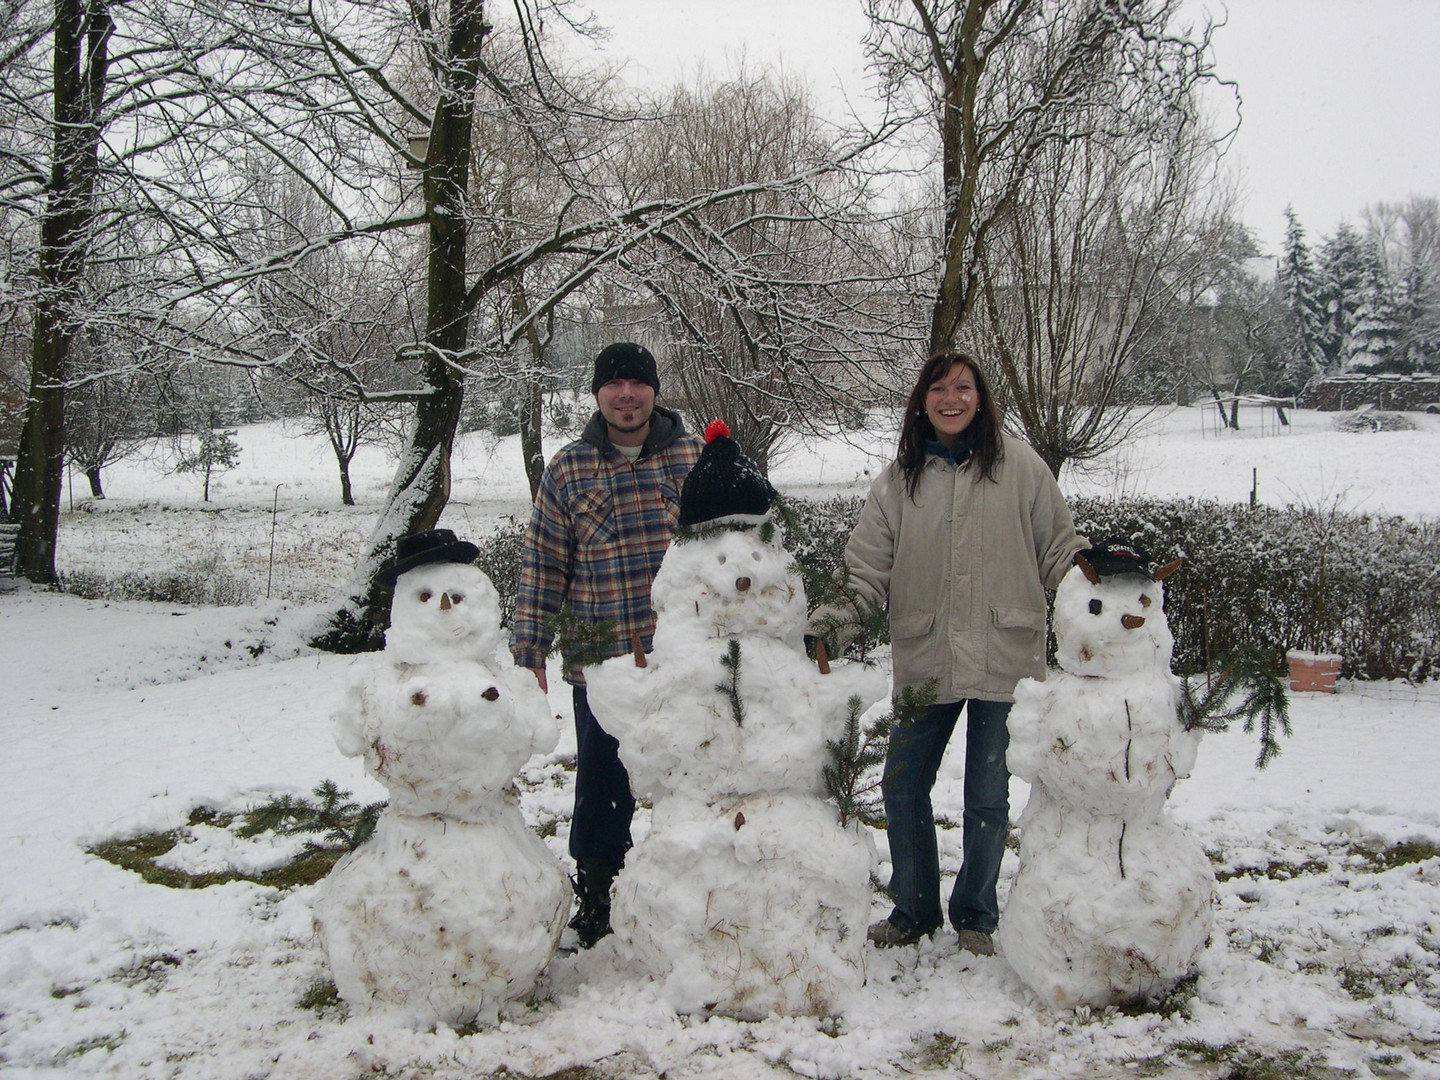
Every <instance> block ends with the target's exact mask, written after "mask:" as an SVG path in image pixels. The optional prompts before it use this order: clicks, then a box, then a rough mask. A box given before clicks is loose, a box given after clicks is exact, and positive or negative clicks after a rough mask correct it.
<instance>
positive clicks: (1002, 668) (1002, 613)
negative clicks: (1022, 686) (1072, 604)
mask: <svg viewBox="0 0 1440 1080" xmlns="http://www.w3.org/2000/svg"><path fill="white" fill-rule="evenodd" d="M985 670H986V671H987V672H989V673H990V674H991V675H1004V676H1006V677H1007V678H1013V679H1015V680H1016V681H1019V680H1020V679H1022V678H1025V677H1027V676H1029V677H1030V678H1038V677H1039V676H1040V675H1041V674H1043V672H1044V670H1045V612H1044V611H1043V610H1039V609H1036V608H1025V607H1012V606H1008V605H997V606H995V607H992V608H991V609H990V634H989V641H988V643H987V646H986V657H985Z"/></svg>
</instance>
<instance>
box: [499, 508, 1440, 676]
mask: <svg viewBox="0 0 1440 1080" xmlns="http://www.w3.org/2000/svg"><path fill="white" fill-rule="evenodd" d="M786 502H787V506H788V507H789V508H790V510H791V511H793V518H794V520H795V522H796V523H797V524H798V528H795V529H787V530H786V535H785V542H786V546H787V547H789V548H790V550H791V551H792V552H793V553H794V555H795V557H796V561H797V562H799V563H800V565H801V566H802V568H803V570H804V572H805V587H806V590H807V592H808V594H809V599H810V606H811V607H812V608H814V607H817V606H819V605H820V604H822V603H832V602H834V601H835V600H838V599H839V594H838V591H837V590H838V588H839V583H840V582H841V581H842V580H843V577H844V565H845V558H844V551H845V541H846V540H847V539H849V536H850V530H851V529H852V528H853V527H854V524H855V521H856V519H857V518H858V517H859V516H860V507H861V506H862V505H863V502H864V500H862V499H859V498H847V497H843V496H842V497H837V498H834V499H829V500H826V501H824V502H813V501H809V500H805V499H788V500H787V501H786ZM1071 507H1072V509H1073V511H1074V513H1075V523H1076V525H1077V527H1078V528H1079V529H1080V531H1081V532H1083V533H1085V534H1087V535H1088V536H1090V537H1091V539H1094V540H1099V539H1101V538H1102V537H1106V536H1112V535H1113V536H1127V537H1130V538H1132V539H1133V540H1135V541H1137V542H1139V543H1140V544H1141V545H1142V546H1144V547H1145V548H1147V549H1148V550H1149V551H1150V553H1151V555H1152V556H1153V557H1154V559H1155V561H1156V563H1157V564H1158V563H1164V562H1168V561H1169V560H1171V559H1173V558H1176V557H1183V558H1184V559H1185V569H1183V570H1181V571H1180V572H1178V573H1175V574H1172V575H1171V576H1170V577H1169V578H1167V579H1166V581H1165V592H1166V605H1165V606H1166V610H1167V612H1168V613H1169V617H1170V627H1171V630H1172V631H1173V632H1174V634H1175V670H1176V671H1177V672H1180V673H1182V674H1193V673H1195V672H1199V671H1203V670H1205V669H1206V667H1207V658H1209V659H1216V658H1220V657H1223V656H1224V655H1225V654H1226V653H1227V652H1228V651H1230V650H1231V649H1232V648H1233V647H1234V646H1236V645H1237V644H1240V643H1249V644H1251V645H1255V646H1258V647H1259V648H1262V649H1265V650H1268V651H1270V652H1272V653H1273V654H1274V656H1275V662H1276V664H1277V666H1278V665H1279V664H1280V663H1281V660H1282V657H1283V655H1284V653H1285V650H1286V649H1291V648H1302V649H1310V650H1313V651H1317V652H1337V653H1340V654H1341V655H1342V656H1344V658H1345V663H1344V668H1343V672H1344V674H1345V675H1346V676H1347V677H1350V678H1363V679H1397V678H1410V679H1417V680H1419V679H1428V678H1431V677H1434V676H1435V675H1437V674H1440V525H1437V524H1434V523H1417V522H1413V521H1409V520H1407V519H1405V518H1399V517H1383V516H1378V515H1372V514H1347V513H1342V512H1340V511H1338V510H1335V509H1333V508H1328V509H1327V508H1313V507H1307V508H1298V509H1297V508H1294V507H1286V508H1273V507H1265V506H1256V507H1252V506H1245V505H1241V504H1235V503H1221V502H1216V501H1213V500H1205V499H1179V500H1171V501H1164V500H1160V499H1122V500H1119V501H1112V500H1101V499H1076V500H1074V501H1073V502H1072V504H1071ZM522 529H523V526H522V525H521V524H520V523H518V522H512V523H510V524H509V525H507V526H506V527H504V528H502V529H501V530H499V531H498V532H497V533H496V534H495V535H494V536H493V537H491V538H490V540H489V541H484V542H482V543H481V557H480V560H479V561H480V564H481V566H482V567H483V568H484V569H485V571H486V572H487V573H488V574H490V576H491V578H492V579H493V580H494V581H495V585H496V588H497V589H498V590H499V591H500V595H501V596H502V597H513V595H514V589H513V582H515V581H516V580H517V576H516V573H515V571H517V570H518V559H519V535H520V532H521V531H522ZM512 564H513V566H512ZM507 568H509V569H507Z"/></svg>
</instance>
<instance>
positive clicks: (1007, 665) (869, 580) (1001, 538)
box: [845, 438, 1089, 702]
mask: <svg viewBox="0 0 1440 1080" xmlns="http://www.w3.org/2000/svg"><path fill="white" fill-rule="evenodd" d="M975 475H976V466H975V464H974V463H973V462H967V463H966V464H965V465H963V466H961V467H960V468H959V469H956V468H955V466H954V465H952V464H951V463H950V462H948V461H945V460H943V459H941V458H939V457H935V456H933V455H932V456H930V457H929V458H927V459H926V462H925V467H924V470H923V471H922V472H921V474H920V483H919V485H918V486H917V487H916V489H915V499H914V500H913V501H912V500H911V499H910V498H909V497H908V496H907V495H906V494H905V478H904V475H903V474H902V473H901V472H900V470H899V468H898V467H897V466H896V465H894V464H892V465H891V466H890V467H889V468H887V469H886V470H885V471H884V472H883V473H881V474H880V476H879V477H878V478H877V479H876V480H875V482H874V483H873V484H872V485H871V486H870V495H869V498H867V499H866V501H865V508H864V510H862V511H861V513H860V520H859V522H857V523H856V526H855V531H854V532H853V533H851V535H850V541H849V543H848V544H846V546H845V561H846V563H847V564H848V565H849V567H850V573H851V575H852V582H853V583H854V584H855V586H856V587H857V588H859V590H860V591H861V593H862V595H864V596H866V597H868V598H869V599H870V600H871V601H873V602H875V603H877V604H887V605H888V607H889V612H890V634H891V638H892V640H893V650H894V661H895V685H896V687H897V688H898V687H900V686H916V687H918V686H921V685H923V684H924V683H925V682H926V681H927V680H928V679H930V678H932V677H934V678H936V679H937V680H938V681H939V686H938V695H937V697H936V699H935V700H936V701H937V702H947V701H959V700H961V699H963V698H972V697H973V698H980V699H982V700H987V701H1013V700H1014V694H1015V684H1016V683H1017V682H1019V681H1020V680H1021V679H1022V678H1025V677H1027V676H1028V677H1031V678H1035V679H1043V678H1044V677H1045V593H1044V590H1045V589H1046V588H1050V589H1053V588H1054V587H1055V586H1056V585H1058V584H1059V583H1060V579H1061V578H1062V577H1064V575H1065V572H1066V571H1067V570H1068V569H1069V568H1070V567H1071V565H1073V562H1074V557H1075V553H1076V552H1077V551H1081V550H1083V549H1084V548H1086V547H1088V546H1089V541H1087V540H1086V539H1085V538H1083V537H1081V536H1079V535H1077V534H1076V532H1075V524H1074V521H1073V519H1072V518H1071V516H1070V509H1069V507H1067V506H1066V505H1065V500H1064V498H1063V497H1062V496H1061V494H1060V488H1059V486H1058V485H1057V484H1056V483H1055V480H1054V478H1053V477H1052V476H1051V475H1050V470H1049V469H1048V468H1046V466H1045V463H1044V462H1043V461H1041V460H1040V457H1039V455H1037V454H1036V453H1035V451H1034V450H1032V449H1031V448H1030V447H1029V446H1028V445H1026V444H1025V443H1023V442H1019V441H1017V440H1014V439H1008V438H1007V439H1005V440H1004V456H1003V457H1002V459H1001V461H1000V462H999V464H998V465H997V466H996V469H995V480H994V481H993V482H992V481H987V480H980V481H978V482H977V481H976V479H975Z"/></svg>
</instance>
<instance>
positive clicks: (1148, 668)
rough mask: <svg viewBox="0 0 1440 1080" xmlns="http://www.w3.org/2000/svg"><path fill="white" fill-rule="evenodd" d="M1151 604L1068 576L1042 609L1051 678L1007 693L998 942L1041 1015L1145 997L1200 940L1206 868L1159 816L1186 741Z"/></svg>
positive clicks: (1158, 603) (1189, 754) (1132, 580)
mask: <svg viewBox="0 0 1440 1080" xmlns="http://www.w3.org/2000/svg"><path fill="white" fill-rule="evenodd" d="M1162 602H1163V591H1162V588H1161V586H1160V585H1159V583H1158V582H1153V581H1149V580H1147V579H1143V578H1139V577H1135V576H1116V577H1112V578H1103V579H1101V581H1100V582H1099V583H1091V582H1090V581H1089V580H1087V579H1086V577H1085V576H1084V575H1083V574H1082V573H1081V571H1080V570H1079V569H1078V568H1077V569H1072V570H1071V571H1070V573H1069V574H1067V575H1066V577H1065V579H1064V581H1063V582H1062V583H1061V585H1060V588H1059V590H1058V591H1057V593H1056V598H1055V633H1056V639H1057V643H1058V649H1057V656H1058V659H1059V661H1060V664H1061V667H1062V669H1063V670H1062V671H1060V672H1058V673H1054V674H1052V675H1051V677H1050V678H1049V679H1047V680H1046V681H1045V682H1043V683H1041V682H1036V681H1034V680H1028V679H1027V680H1023V681H1022V682H1021V683H1020V685H1019V686H1018V687H1017V688H1016V691H1015V705H1014V707H1013V708H1012V710H1011V712H1010V719H1009V727H1010V747H1009V750H1008V752H1007V754H1006V762H1007V764H1008V765H1009V768H1010V771H1011V772H1012V773H1013V774H1015V775H1016V776H1019V777H1020V778H1021V779H1024V780H1027V781H1029V782H1030V785H1031V790H1030V801H1029V802H1028V803H1027V804H1026V807H1025V810H1024V812H1023V813H1022V815H1021V819H1020V826H1021V847H1020V870H1019V872H1018V874H1017V875H1016V878H1015V881H1014V884H1013V885H1012V887H1011V890H1010V895H1009V899H1008V900H1007V903H1006V907H1005V912H1004V915H1003V917H1002V918H1001V921H1000V929H999V932H998V936H999V938H1000V942H1001V946H1002V948H1003V950H1004V954H1005V957H1006V959H1007V960H1008V961H1009V963H1010V965H1011V966H1012V967H1013V968H1014V969H1015V970H1016V971H1017V972H1018V973H1019V974H1020V976H1021V978H1023V979H1024V980H1025V982H1026V983H1027V984H1028V985H1029V986H1030V987H1031V989H1032V990H1034V991H1035V992H1036V993H1037V994H1038V995H1039V996H1040V997H1041V998H1042V999H1043V1000H1045V1001H1046V1002H1047V1004H1050V1005H1052V1006H1055V1007H1061V1008H1067V1007H1071V1006H1074V1005H1080V1004H1088V1005H1106V1004H1112V1003H1116V1002H1120V1001H1125V1000H1130V999H1137V998H1143V997H1147V996H1153V995H1155V994H1157V993H1160V992H1162V991H1163V990H1164V989H1166V988H1167V987H1168V986H1170V985H1171V984H1173V983H1174V982H1175V981H1176V980H1178V979H1179V978H1181V977H1183V976H1184V975H1185V974H1186V973H1188V972H1189V971H1190V970H1191V969H1192V968H1193V966H1194V963H1195V960H1196V958H1197V957H1198V954H1199V952H1200V950H1201V949H1202V948H1203V947H1204V944H1205V941H1206V939H1207V938H1208V937H1209V932H1210V926H1211V921H1212V918H1213V913H1212V908H1213V902H1214V901H1213V897H1214V887H1215V879H1214V875H1213V872H1212V871H1211V868H1210V864H1209V860H1208V859H1206V857H1205V854H1204V852H1203V850H1201V848H1200V846H1199V845H1198V844H1197V843H1196V842H1195V841H1194V840H1192V839H1191V838H1190V837H1189V836H1188V835H1186V834H1185V833H1184V832H1183V831H1182V830H1181V829H1180V828H1179V826H1178V825H1176V824H1175V823H1174V822H1173V821H1172V820H1171V819H1170V818H1169V816H1168V815H1167V814H1166V811H1165V802H1166V799H1167V797H1168V796H1169V793H1170V790H1171V788H1172V787H1173V786H1174V784H1175V782H1176V780H1177V779H1179V778H1181V777H1184V776H1187V775H1189V773H1190V770H1191V768H1192V766H1193V765H1194V762H1195V756H1196V750H1197V747H1198V742H1199V732H1198V731H1186V730H1185V729H1184V728H1183V727H1182V726H1181V724H1180V721H1179V719H1178V716H1177V709H1176V706H1177V704H1178V698H1179V694H1180V683H1179V680H1178V679H1177V678H1175V677H1174V676H1173V675H1171V673H1170V670H1169V664H1170V652H1171V648H1172V647H1173V639H1172V637H1171V635H1170V631H1169V627H1168V626H1167V625H1166V623H1165V617H1164V613H1163V606H1162Z"/></svg>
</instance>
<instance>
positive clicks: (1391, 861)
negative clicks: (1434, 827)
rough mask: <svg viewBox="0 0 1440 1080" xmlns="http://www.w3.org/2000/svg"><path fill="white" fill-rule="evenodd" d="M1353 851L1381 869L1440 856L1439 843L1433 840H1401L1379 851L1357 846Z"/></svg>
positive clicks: (1389, 868)
mask: <svg viewBox="0 0 1440 1080" xmlns="http://www.w3.org/2000/svg"><path fill="white" fill-rule="evenodd" d="M1355 853H1356V854H1357V855H1359V856H1361V857H1362V858H1363V859H1365V860H1366V861H1367V862H1369V863H1370V864H1371V865H1372V866H1375V867H1378V868H1379V869H1381V870H1394V869H1395V868H1396V867H1399V866H1410V865H1411V864H1413V863H1419V862H1425V861H1426V860H1428V859H1434V858H1437V857H1440V844H1436V843H1435V841H1433V840H1424V839H1416V840H1401V841H1400V842H1399V843H1398V844H1391V845H1390V846H1389V847H1387V848H1382V849H1381V850H1379V851H1376V850H1374V849H1373V848H1362V847H1357V848H1356V849H1355Z"/></svg>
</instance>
